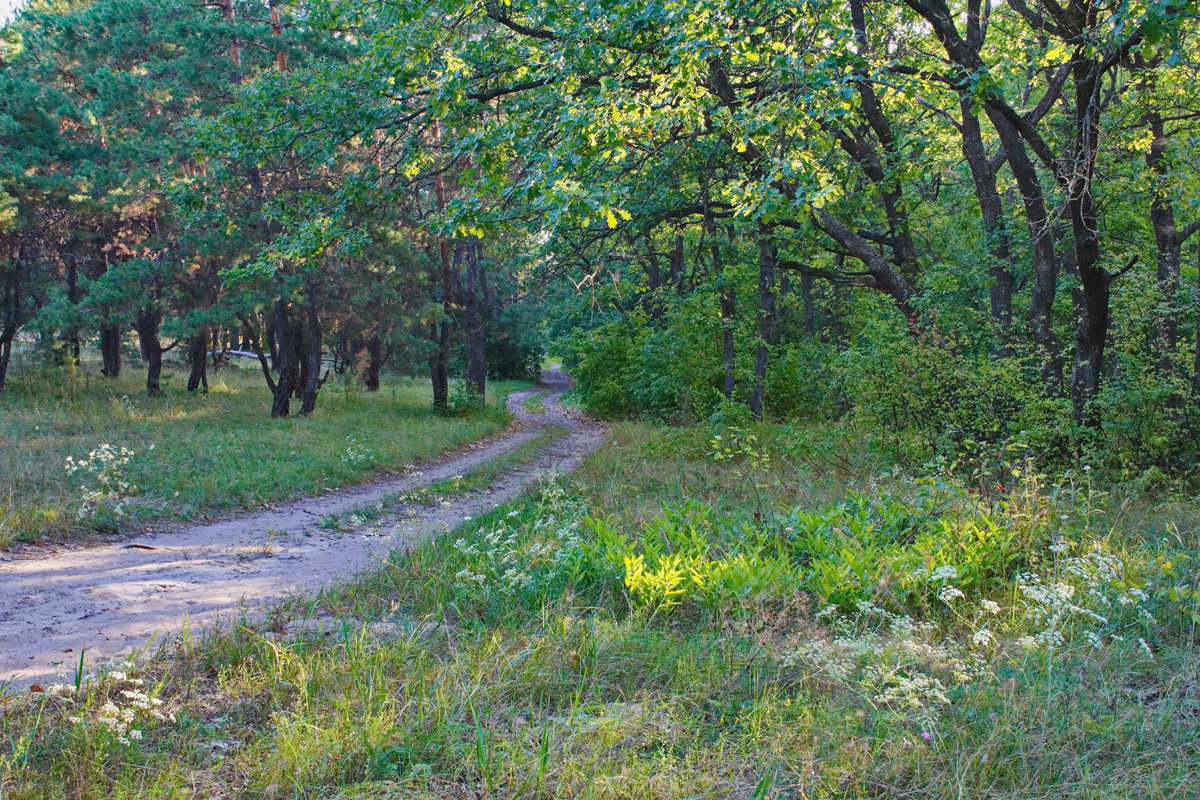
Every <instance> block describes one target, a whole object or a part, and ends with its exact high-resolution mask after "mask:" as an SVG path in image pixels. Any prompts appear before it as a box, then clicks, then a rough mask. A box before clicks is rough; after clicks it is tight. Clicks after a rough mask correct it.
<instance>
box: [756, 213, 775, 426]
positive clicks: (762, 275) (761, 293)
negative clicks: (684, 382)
mask: <svg viewBox="0 0 1200 800" xmlns="http://www.w3.org/2000/svg"><path fill="white" fill-rule="evenodd" d="M774 330H775V248H774V245H773V244H772V242H771V240H770V239H769V238H768V237H766V236H760V238H759V240H758V342H757V344H756V346H755V350H754V388H753V390H752V391H751V394H750V413H751V414H753V415H754V418H755V419H762V417H763V396H764V395H765V394H766V390H767V358H768V356H769V354H770V346H771V345H772V344H774V342H773V341H772V338H771V337H772V334H773V332H774Z"/></svg>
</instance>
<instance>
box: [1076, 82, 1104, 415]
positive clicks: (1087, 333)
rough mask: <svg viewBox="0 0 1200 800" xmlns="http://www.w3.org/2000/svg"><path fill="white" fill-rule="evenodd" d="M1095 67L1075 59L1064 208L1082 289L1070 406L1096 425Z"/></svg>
mask: <svg viewBox="0 0 1200 800" xmlns="http://www.w3.org/2000/svg"><path fill="white" fill-rule="evenodd" d="M1098 69H1099V65H1098V64H1096V63H1095V62H1093V61H1082V60H1081V61H1078V62H1076V63H1075V64H1074V66H1073V68H1072V72H1073V75H1074V80H1075V127H1076V130H1075V142H1074V156H1075V158H1074V159H1073V162H1074V165H1075V167H1074V172H1073V173H1072V175H1071V177H1070V181H1071V184H1070V185H1069V186H1068V195H1067V206H1068V208H1069V210H1070V213H1071V232H1072V234H1073V235H1074V238H1075V247H1074V252H1075V265H1076V267H1077V268H1078V270H1079V282H1080V284H1081V286H1080V287H1079V288H1078V289H1076V290H1075V292H1074V293H1073V296H1074V299H1075V314H1076V323H1075V372H1074V374H1073V375H1072V376H1071V405H1072V407H1073V408H1074V411H1075V419H1076V420H1077V421H1078V422H1081V423H1083V424H1085V425H1088V426H1089V427H1098V426H1099V424H1100V418H1099V415H1098V414H1097V413H1096V409H1095V407H1094V401H1095V399H1096V397H1097V396H1098V395H1099V393H1100V378H1101V375H1102V374H1103V370H1104V348H1105V344H1106V343H1107V340H1108V304H1109V294H1110V287H1111V285H1112V280H1113V276H1112V275H1110V274H1109V273H1108V272H1106V271H1105V270H1104V268H1103V267H1101V266H1100V222H1099V220H1098V219H1097V215H1096V205H1095V202H1094V200H1093V198H1092V175H1093V171H1094V169H1095V164H1096V149H1097V147H1098V145H1097V142H1098V141H1099V135H1100V108H1099V104H1098V101H1097V100H1096V90H1097V88H1098V87H1097V78H1098V74H1097V73H1098Z"/></svg>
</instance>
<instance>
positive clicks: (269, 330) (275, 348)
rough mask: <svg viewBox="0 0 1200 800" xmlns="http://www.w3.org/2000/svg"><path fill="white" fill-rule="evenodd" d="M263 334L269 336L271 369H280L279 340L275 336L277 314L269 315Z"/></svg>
mask: <svg viewBox="0 0 1200 800" xmlns="http://www.w3.org/2000/svg"><path fill="white" fill-rule="evenodd" d="M263 335H264V336H266V338H267V355H268V357H269V358H270V360H271V369H272V370H278V369H279V364H278V361H279V340H278V338H277V337H276V336H275V315H274V314H272V315H271V316H269V317H267V324H266V325H265V326H264V331H263Z"/></svg>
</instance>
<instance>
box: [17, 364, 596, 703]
mask: <svg viewBox="0 0 1200 800" xmlns="http://www.w3.org/2000/svg"><path fill="white" fill-rule="evenodd" d="M569 386H570V381H569V378H567V376H566V375H565V374H564V373H562V372H561V371H559V370H557V369H555V370H551V371H547V372H546V373H545V376H544V381H543V384H542V385H541V386H539V387H537V388H535V389H530V390H528V391H524V392H517V393H514V394H511V395H510V396H509V398H508V401H507V402H508V409H509V411H510V413H511V414H512V415H513V417H514V419H515V422H514V425H513V427H512V428H511V429H510V430H509V431H508V432H506V433H504V434H501V435H497V436H493V437H491V438H489V439H487V440H484V441H483V442H480V443H476V444H473V445H470V446H469V447H468V448H467V449H465V450H463V451H460V452H458V453H456V454H454V455H452V456H450V457H448V458H445V459H441V460H438V461H435V462H433V463H430V464H428V465H426V466H424V468H423V469H421V470H410V471H408V472H407V473H405V474H402V475H398V476H392V477H387V478H383V479H379V480H375V481H371V482H368V483H366V484H363V485H359V486H356V487H354V488H351V489H346V490H340V491H332V492H329V493H327V494H324V495H322V496H319V497H312V498H308V499H303V500H299V501H295V502H288V503H280V504H278V505H275V506H273V507H270V508H269V509H267V510H263V511H260V512H256V513H250V514H240V515H236V516H232V517H230V518H228V519H223V520H220V521H216V522H210V523H205V524H192V525H188V524H175V525H171V526H169V527H164V526H159V527H158V529H157V530H154V531H152V532H150V531H147V532H145V533H143V534H142V535H139V536H135V537H122V538H119V539H117V540H115V541H112V542H109V543H106V544H102V545H63V544H59V545H55V546H53V547H50V548H37V549H34V550H32V551H31V552H28V553H25V554H18V555H15V556H11V555H10V556H6V557H5V558H7V559H10V560H8V561H7V562H6V563H0V686H2V685H4V684H5V683H6V682H10V681H11V682H12V684H11V685H12V687H14V688H16V687H24V686H28V685H30V684H33V683H34V682H36V681H46V680H48V679H50V678H52V677H53V676H54V675H55V674H56V673H61V672H63V671H64V670H66V671H70V670H73V669H74V668H75V667H76V666H78V665H79V663H80V659H81V657H82V658H83V659H84V661H85V662H86V663H93V662H94V661H95V660H96V659H106V660H113V659H116V660H119V659H121V658H123V657H125V656H128V655H129V654H131V653H134V652H138V651H140V650H143V649H145V648H147V646H148V645H149V644H151V643H152V642H153V641H155V639H156V637H163V636H164V635H169V634H172V633H174V632H176V631H178V630H179V629H180V627H181V625H183V626H187V627H188V628H191V627H196V628H200V627H202V626H208V625H210V624H212V623H216V622H220V621H222V620H225V621H228V620H231V619H237V618H239V617H245V616H247V615H250V616H253V615H254V613H255V612H254V610H253V609H261V608H263V607H265V605H266V604H268V603H270V602H272V601H275V600H279V599H281V598H283V597H286V596H289V595H292V594H294V593H300V592H304V593H307V592H315V591H318V590H320V589H322V588H324V587H327V586H329V585H331V584H332V583H334V582H335V581H337V580H339V579H342V580H345V579H346V578H348V577H351V576H353V575H355V574H358V573H360V572H362V571H364V570H365V569H367V568H368V567H370V566H371V565H372V564H374V563H378V562H380V561H381V560H382V559H383V558H384V557H385V556H387V554H388V553H389V552H391V551H393V550H395V549H397V548H402V547H404V546H405V545H407V544H409V543H411V542H414V541H418V540H421V539H424V538H426V537H428V536H430V535H432V534H434V533H437V532H443V531H448V530H452V529H453V528H455V527H457V526H458V525H460V524H461V523H462V522H463V521H464V520H469V519H471V517H472V516H477V515H479V514H481V513H484V512H486V511H488V510H491V509H492V508H494V507H496V506H497V505H499V504H501V503H505V502H507V501H509V500H511V499H513V498H514V497H516V496H517V495H518V494H519V493H520V492H522V491H523V490H524V489H525V488H526V487H527V486H529V485H530V484H531V483H533V482H535V481H536V480H538V479H539V476H542V475H544V474H546V473H549V472H569V471H570V470H572V469H574V468H575V467H576V466H577V465H578V464H579V463H580V462H581V461H582V459H583V458H584V457H585V456H586V455H587V454H589V453H591V452H593V451H594V450H596V449H597V448H598V447H599V446H600V444H601V443H602V442H603V438H604V433H603V430H602V428H601V427H600V425H599V424H598V423H595V422H593V421H591V420H589V419H587V418H585V417H583V416H582V415H580V414H576V413H568V412H565V411H564V410H563V409H562V407H561V406H560V405H559V397H560V396H561V395H562V393H563V392H564V391H565V390H566V389H567V388H569ZM535 397H536V398H538V399H539V400H541V403H542V404H544V406H543V405H541V404H539V407H538V408H537V409H536V412H537V413H534V411H535V409H533V408H532V407H531V405H532V404H531V403H530V401H531V400H532V399H533V398H535Z"/></svg>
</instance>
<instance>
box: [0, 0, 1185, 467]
mask: <svg viewBox="0 0 1200 800" xmlns="http://www.w3.org/2000/svg"><path fill="white" fill-rule="evenodd" d="M138 2H139V3H141V4H142V5H138V6H136V9H141V10H140V11H138V10H136V9H135V7H134V6H130V5H128V0H122V1H121V2H117V0H103V2H101V3H97V4H95V5H92V6H89V7H87V8H83V9H78V10H63V11H59V12H54V13H52V14H50V15H49V16H41V17H39V16H37V15H26V16H25V17H23V18H22V19H21V20H20V21H18V22H17V23H16V24H15V25H14V26H12V28H11V29H10V31H9V35H10V38H13V37H14V36H19V37H20V39H21V42H23V44H21V45H20V46H18V50H19V51H20V53H21V54H20V55H17V56H10V57H9V61H10V62H11V64H12V67H11V68H9V69H8V70H7V71H6V73H5V78H6V80H9V81H18V80H20V81H24V83H21V84H20V85H21V86H23V87H24V88H23V89H21V91H16V90H15V89H14V91H13V97H14V100H11V101H9V102H10V105H11V106H12V112H11V113H10V117H11V118H12V119H13V120H20V124H22V125H24V126H25V128H23V129H21V130H22V131H23V132H22V133H20V134H12V133H6V134H3V135H4V136H7V137H8V138H6V139H5V140H4V141H5V142H9V141H19V142H20V146H19V147H14V146H11V145H7V144H6V147H8V149H7V150H6V151H5V152H6V153H8V155H6V156H5V158H6V159H7V161H8V162H9V163H11V164H13V165H14V166H12V167H10V168H9V169H8V171H7V172H6V173H5V174H6V175H10V176H12V177H10V178H6V179H5V182H4V191H5V192H6V194H7V195H8V196H9V197H11V198H14V201H15V202H16V203H17V204H18V207H19V208H20V209H21V213H20V214H19V215H18V216H19V222H18V223H17V224H16V227H13V226H11V225H10V231H9V232H8V233H5V234H3V235H4V236H6V237H8V238H7V239H6V241H8V242H9V244H10V247H9V250H10V256H9V261H10V262H12V259H13V258H15V256H13V255H11V253H15V252H17V251H16V250H14V249H13V247H14V245H13V244H12V243H13V242H15V241H16V240H17V239H16V238H14V237H18V235H17V233H15V231H16V230H17V229H18V228H19V229H21V230H28V231H33V230H34V228H37V226H41V227H40V228H38V230H39V231H41V232H40V233H39V234H38V235H37V236H35V237H34V239H35V240H36V241H38V242H39V247H40V248H41V249H40V250H39V253H43V254H45V255H44V256H39V257H41V258H43V260H44V261H46V262H47V263H48V264H50V265H52V266H50V267H49V268H48V272H47V274H53V280H51V281H49V284H50V285H51V286H52V287H54V286H56V287H57V288H50V289H46V290H45V291H46V296H45V297H44V298H42V299H39V300H36V301H33V302H26V303H25V305H24V306H21V307H22V308H26V309H27V311H26V312H25V315H26V318H28V317H29V316H30V315H31V314H32V313H33V312H32V310H28V309H33V308H34V307H41V308H42V309H43V310H42V312H41V313H40V315H39V318H40V319H43V320H44V321H43V323H42V324H43V327H46V326H47V325H49V326H50V327H52V328H54V329H55V331H56V333H55V335H56V336H58V337H59V338H60V339H65V340H67V341H68V343H69V344H68V349H71V348H73V347H74V346H75V345H74V342H75V341H76V340H77V339H78V337H79V336H80V334H81V332H82V334H83V335H84V336H85V337H86V336H92V335H98V336H99V339H100V340H102V341H101V344H103V341H108V342H109V343H110V346H108V347H101V349H102V350H103V351H105V352H109V351H113V348H112V347H111V342H112V341H113V337H114V336H116V335H117V334H116V333H114V331H116V330H119V329H118V328H117V326H118V325H121V324H124V325H127V326H133V327H134V328H136V329H137V330H139V331H141V330H145V331H147V335H145V336H143V337H142V340H143V351H144V352H145V353H146V354H147V355H152V354H153V353H154V351H155V347H169V346H170V345H168V344H166V343H165V342H166V341H167V340H168V339H174V340H175V341H176V342H178V343H179V346H180V347H185V346H186V347H189V348H191V352H193V353H194V354H200V353H201V352H202V351H205V350H210V349H217V348H216V346H215V345H214V344H213V343H212V339H211V337H212V336H213V334H214V332H220V331H222V330H224V331H230V330H232V331H234V332H235V335H236V338H239V339H240V341H239V342H238V345H239V346H244V347H243V349H249V350H252V351H257V352H258V353H259V354H260V358H261V360H262V362H263V364H264V376H265V379H266V380H267V381H268V383H269V384H270V385H271V387H272V389H273V392H274V398H275V399H274V403H273V409H272V413H274V414H277V415H283V414H287V413H289V411H290V409H291V407H290V403H291V401H292V400H293V399H299V400H300V401H301V411H302V412H304V413H308V412H310V411H311V410H312V409H313V407H314V405H315V402H316V396H317V390H318V389H319V387H320V385H321V382H322V379H323V377H324V375H325V374H326V369H325V367H323V363H324V362H323V359H324V360H329V361H330V362H331V367H333V368H338V369H344V368H345V365H346V364H347V363H349V362H352V361H353V362H357V361H362V362H363V364H364V369H363V375H364V380H365V381H366V383H367V384H368V386H370V385H373V384H375V383H376V380H377V378H376V377H373V376H377V374H378V370H379V369H380V368H381V366H382V364H383V363H384V361H385V360H386V359H387V358H388V357H389V354H390V357H392V358H400V359H402V360H404V361H406V363H410V364H411V363H413V362H414V361H421V362H424V365H425V367H426V368H427V369H428V371H429V374H430V376H431V378H432V383H433V401H434V405H435V406H436V407H438V408H445V407H446V406H447V405H448V403H449V397H450V392H449V384H448V378H449V375H450V373H451V372H452V371H459V372H461V373H462V374H464V375H465V376H466V377H467V378H468V381H467V384H466V385H467V387H468V393H469V394H472V395H475V396H479V395H480V394H481V393H482V390H483V383H484V381H485V380H486V376H487V374H488V372H489V368H488V362H489V360H491V361H492V362H502V363H514V364H515V363H517V362H527V361H528V360H529V359H523V358H519V357H513V356H514V354H513V353H512V352H507V353H505V352H500V351H498V350H497V348H498V347H500V346H501V345H503V346H505V347H507V346H510V345H513V344H514V343H516V342H518V341H520V340H530V339H531V338H532V339H536V338H537V336H536V334H535V335H533V336H532V337H531V336H530V335H528V331H525V330H509V331H508V332H505V330H506V329H505V326H506V325H508V326H511V324H512V322H511V321H512V320H513V319H516V318H518V317H521V316H522V315H521V314H518V313H515V312H513V311H512V310H511V306H512V304H513V302H514V301H515V300H517V299H519V298H522V297H525V296H526V295H527V293H529V292H530V291H533V292H534V293H535V294H537V293H538V291H539V289H540V287H543V286H552V287H554V288H552V289H551V290H550V294H549V295H548V297H549V298H550V299H549V302H550V304H551V305H550V307H551V308H552V309H553V312H552V313H551V314H550V315H549V316H550V329H551V331H552V333H554V334H555V335H556V336H558V338H559V340H560V344H559V346H560V348H561V350H562V352H563V354H564V355H565V356H567V358H568V361H569V363H570V365H571V366H573V367H574V368H575V369H576V371H577V374H578V376H579V378H580V381H581V387H580V389H581V394H582V396H583V398H584V400H585V402H587V403H589V404H590V405H591V406H592V407H593V408H596V409H597V410H605V411H609V412H622V413H624V412H630V411H633V412H641V413H651V414H655V415H658V416H663V417H667V418H672V419H696V418H703V417H706V416H708V415H710V414H712V413H714V412H715V411H717V410H718V409H722V408H726V409H729V408H735V407H739V406H741V407H744V408H745V409H746V411H747V412H748V413H749V414H750V415H751V416H754V417H762V416H781V417H790V416H794V415H797V414H809V415H818V416H839V415H843V414H846V413H848V412H853V413H854V414H855V415H856V416H857V417H858V418H859V419H861V420H864V421H869V423H870V424H871V425H873V426H875V427H876V428H878V429H882V430H884V431H886V432H888V433H889V435H895V436H896V437H897V440H901V439H903V440H905V441H918V442H920V443H921V447H922V448H924V452H928V450H929V449H930V448H932V449H933V450H935V451H940V450H946V451H957V450H959V449H961V447H962V443H963V442H975V443H979V445H980V446H986V447H998V446H1003V445H1004V443H1006V442H1009V441H1012V440H1014V439H1017V438H1019V439H1022V440H1023V441H1024V442H1025V443H1026V444H1028V445H1029V447H1030V448H1032V449H1033V450H1035V451H1037V452H1045V453H1049V454H1052V455H1054V456H1055V457H1058V458H1077V457H1079V456H1080V455H1081V454H1082V453H1083V452H1084V451H1085V450H1087V451H1089V452H1093V453H1096V452H1101V451H1103V452H1104V453H1106V454H1107V455H1108V457H1110V458H1112V460H1113V463H1125V462H1128V461H1130V460H1132V461H1135V462H1137V463H1138V464H1139V465H1141V466H1142V467H1143V468H1149V467H1151V466H1153V467H1155V468H1164V467H1170V468H1177V467H1180V466H1182V465H1183V464H1185V463H1187V462H1188V459H1189V458H1190V456H1188V455H1187V454H1188V453H1193V452H1194V451H1195V448H1196V447H1197V442H1196V436H1195V433H1194V432H1195V430H1196V429H1197V426H1196V424H1195V422H1196V419H1197V400H1196V398H1197V394H1198V392H1200V377H1198V374H1197V370H1196V364H1197V363H1200V348H1198V347H1197V343H1196V335H1195V333H1194V329H1195V328H1196V323H1195V320H1196V316H1197V315H1196V300H1195V292H1194V291H1193V289H1192V287H1193V285H1195V284H1196V280H1197V279H1194V278H1193V270H1194V266H1195V259H1193V258H1191V257H1189V256H1188V255H1187V253H1188V252H1189V249H1190V248H1191V247H1194V246H1195V242H1196V241H1197V239H1196V238H1195V237H1194V234H1195V233H1196V231H1197V228H1198V227H1200V226H1198V225H1197V219H1200V201H1197V200H1196V198H1195V193H1196V173H1195V169H1194V166H1193V164H1192V162H1193V161H1194V159H1193V158H1192V156H1193V155H1194V152H1193V151H1194V150H1195V147H1196V133H1195V124H1194V123H1195V109H1196V107H1197V99H1196V90H1195V86H1196V81H1195V80H1193V79H1192V78H1193V75H1194V69H1195V67H1194V65H1195V63H1196V59H1195V56H1196V51H1195V48H1196V43H1195V35H1194V34H1195V29H1196V24H1197V22H1196V9H1195V8H1194V5H1193V4H1188V3H1184V4H1175V5H1169V6H1168V5H1156V4H1148V5H1147V4H1136V3H1135V4H1126V5H1122V6H1118V7H1111V6H1108V5H1102V4H1094V3H1088V2H1081V3H1075V4H1070V5H1069V6H1067V7H1062V6H1060V5H1059V4H1056V3H1040V2H1039V3H1034V4H1029V3H1026V2H1019V3H1009V4H1006V5H1003V6H992V5H991V4H987V3H981V2H975V0H967V1H966V2H964V3H956V4H949V3H946V2H944V0H893V1H889V2H860V0H853V2H851V3H850V4H849V5H841V4H837V3H832V2H829V3H826V2H817V3H810V4H805V5H803V6H796V5H795V4H790V3H779V2H774V0H761V1H759V2H742V1H741V0H736V1H734V2H719V3H718V2H701V3H693V4H688V5H687V6H686V7H683V6H679V5H676V4H664V3H649V4H647V3H636V4H634V3H627V2H620V0H604V2H592V3H585V4H575V5H569V4H567V5H560V4H555V3H537V4H532V3H529V4H523V3H520V2H512V3H492V2H482V3H468V2H462V1H461V0H425V1H424V2H418V3H409V4H405V5H404V6H403V7H397V6H394V5H391V4H382V3H377V2H367V1H365V0H350V1H348V2H320V3H307V4H298V5H284V4H274V3H269V4H266V5H256V4H254V3H245V4H238V3H226V4H222V5H219V6H203V5H194V6H187V5H186V4H185V5H184V6H178V5H161V4H160V3H157V0H155V2H147V0H138ZM35 22H36V24H35ZM81 31H103V32H104V33H103V35H102V36H96V37H92V36H90V35H82V34H81ZM14 41H16V39H15V38H14ZM21 48H23V49H21ZM13 52H17V51H16V50H14V51H13ZM19 76H24V77H19ZM15 85H16V84H14V86H15ZM72 92H74V93H75V94H76V95H79V96H81V97H83V98H84V99H85V100H86V102H85V103H83V104H82V105H81V106H80V108H79V109H78V110H70V111H67V110H65V109H66V106H63V105H62V104H58V105H56V104H55V101H54V99H53V98H55V97H67V96H69V95H71V93H72ZM21 97H24V98H27V99H26V100H25V101H21V100H19V99H18V98H21ZM22 102H23V103H24V105H21V103H22ZM21 109H25V110H24V111H22V110H21ZM39 115H41V116H39ZM56 115H57V116H56ZM39 120H40V121H39ZM15 124H16V123H15V122H14V125H15ZM39 126H40V127H39ZM10 130H16V128H14V127H12V126H10ZM39 131H40V132H39ZM14 136H15V137H16V138H14ZM39 137H40V139H39ZM39 141H41V142H42V144H40V145H38V144H37V142H39ZM37 147H41V148H42V150H41V151H40V152H44V153H45V154H46V155H45V156H44V157H41V158H40V163H44V164H47V165H52V166H49V167H47V168H45V169H44V171H45V175H40V174H38V170H36V169H35V170H33V171H32V172H31V171H30V170H28V169H21V168H18V167H17V166H15V165H16V164H18V163H19V162H20V160H21V159H22V158H29V157H30V156H29V154H30V153H34V152H39V151H38V150H37V149H36V148H37ZM32 176H37V177H38V180H40V181H42V182H43V183H45V184H46V185H47V186H50V185H55V186H58V187H59V188H57V189H55V190H54V191H51V190H50V189H48V188H42V189H36V188H35V187H34V184H33V183H32V182H31V181H32V180H33V177H32ZM55 180H56V181H58V183H57V184H54V181H55ZM47 181H49V183H46V182H47ZM72 182H73V183H72ZM81 182H82V183H86V184H87V186H89V187H91V193H90V194H88V193H86V192H80V191H77V189H78V186H79V185H81ZM70 186H74V187H76V188H75V189H71V188H68V187H70ZM39 191H40V192H42V193H41V194H38V192H39ZM55 191H56V192H57V194H55V193H54V192H55ZM22 197H26V198H28V199H27V200H26V201H25V206H21V203H22V200H21V198H22ZM26 208H27V209H28V210H27V211H26V210H25V209H26ZM56 225H57V226H58V227H57V228H55V227H54V226H56ZM64 226H65V227H64ZM52 230H54V231H59V232H58V233H51V232H50V231H52ZM22 252H25V251H22ZM29 252H32V251H29ZM27 258H33V256H32V255H31V256H28V257H27ZM12 263H15V262H12ZM27 271H28V268H27ZM8 274H13V275H15V274H18V273H17V272H16V271H12V270H10V272H9V273H6V275H8ZM21 274H24V273H21ZM72 275H76V277H75V278H72V277H71V276H72ZM122 276H132V279H127V278H125V277H122ZM563 277H569V278H570V279H571V284H570V286H572V287H573V288H570V289H569V290H568V289H566V288H565V287H566V286H567V284H563V285H561V286H559V285H558V284H555V283H554V282H555V281H557V280H560V279H562V278H563ZM26 282H27V281H26ZM22 285H24V284H22ZM27 296H32V295H27ZM6 297H7V295H6ZM56 298H57V299H56ZM10 305H11V307H12V308H17V307H18V305H19V304H18V305H14V304H10ZM51 309H56V310H54V311H51ZM71 309H76V310H80V309H83V310H85V311H86V313H84V314H83V315H82V316H80V317H78V319H79V320H84V319H86V320H87V322H86V323H83V322H79V321H76V322H72V317H71V315H70V311H71ZM12 317H13V319H16V318H17V315H15V314H14V315H12ZM156 320H161V321H160V322H158V323H157V325H158V326H159V327H161V329H162V330H163V331H167V334H166V338H165V339H162V341H160V342H159V344H158V345H155V344H154V341H155V336H157V333H156V331H157V330H158V328H157V327H156V324H155V321H156ZM506 320H507V322H506ZM89 325H91V326H94V327H92V328H89V327H88V326H89ZM524 327H526V328H528V327H530V325H529V321H528V320H526V321H525V323H524ZM534 327H536V325H535V326H534ZM106 337H107V338H106ZM219 338H220V336H219V335H218V339H219ZM201 341H203V342H205V343H206V346H204V347H201V346H200V342H201ZM489 343H490V344H489ZM460 348H461V349H460ZM456 353H461V356H460V355H456ZM148 360H150V361H152V360H153V359H148ZM191 361H192V362H193V364H194V365H198V366H203V359H202V358H198V357H197V356H196V355H194V356H193V358H192V359H191ZM105 365H106V366H105V368H106V370H115V369H117V368H118V365H117V363H116V361H115V357H113V358H109V359H107V360H106V362H105ZM1068 365H1070V372H1069V373H1068V371H1067V366H1068ZM202 377H203V375H202V373H199V372H198V371H197V369H193V378H194V380H193V381H192V383H193V384H199V383H200V382H201V379H202ZM1022 431H1023V432H1024V433H1022ZM1097 448H1098V449H1097ZM1172 465H1175V466H1172Z"/></svg>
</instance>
